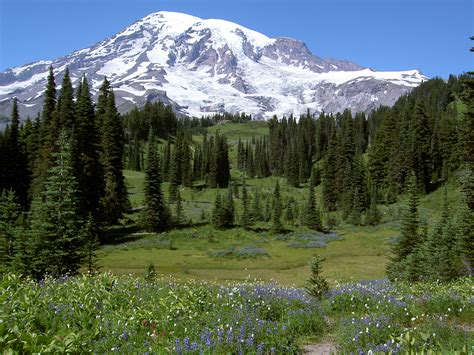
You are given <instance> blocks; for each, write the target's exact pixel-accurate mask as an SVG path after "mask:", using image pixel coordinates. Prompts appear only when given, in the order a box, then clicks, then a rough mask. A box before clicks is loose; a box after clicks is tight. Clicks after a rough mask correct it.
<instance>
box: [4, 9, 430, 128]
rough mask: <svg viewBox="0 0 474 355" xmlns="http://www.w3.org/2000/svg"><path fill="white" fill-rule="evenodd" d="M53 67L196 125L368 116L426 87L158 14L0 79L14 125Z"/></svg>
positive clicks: (127, 102) (38, 99) (236, 31)
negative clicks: (203, 120)
mask: <svg viewBox="0 0 474 355" xmlns="http://www.w3.org/2000/svg"><path fill="white" fill-rule="evenodd" d="M50 65H52V66H53V67H54V69H55V73H56V83H57V84H58V85H59V84H60V83H61V80H62V76H63V74H64V70H65V69H66V67H68V68H69V71H70V74H71V78H72V81H73V84H77V81H78V80H79V79H80V78H81V77H83V76H84V75H86V76H87V78H88V79H89V81H90V83H91V90H92V93H93V95H97V92H98V89H99V87H100V85H101V83H102V80H103V78H104V76H107V78H108V79H109V80H110V82H111V84H112V86H113V88H114V90H115V93H116V98H117V105H118V108H119V110H120V111H121V112H125V111H127V110H129V109H130V108H132V107H133V106H135V105H138V106H140V105H143V104H144V103H145V102H147V101H156V100H160V101H163V102H164V103H167V104H172V105H173V107H174V109H175V110H176V111H177V112H179V113H182V114H185V115H194V116H201V115H206V114H211V113H215V112H223V111H228V112H242V111H245V112H246V113H250V114H252V115H254V117H255V118H268V117H271V116H273V115H275V114H276V115H278V116H282V115H289V114H291V113H293V114H296V115H297V114H299V113H303V112H306V111H307V110H308V109H309V110H310V111H311V112H315V113H319V112H321V111H323V110H324V111H325V112H338V111H342V110H344V109H346V108H350V109H352V110H353V111H369V110H372V109H374V108H375V107H377V106H379V105H392V104H393V103H394V102H395V101H396V99H397V98H398V97H399V96H400V95H403V94H405V93H407V92H408V91H410V90H411V89H412V88H413V87H415V86H417V85H418V84H419V83H420V82H421V81H423V80H425V79H426V77H424V76H423V75H422V74H421V73H420V72H419V71H417V70H411V71H405V72H377V71H373V70H371V69H368V68H364V67H361V66H359V65H357V64H355V63H351V62H348V61H342V60H334V59H322V58H319V57H317V56H315V55H313V54H312V53H311V51H310V50H309V49H308V48H307V46H306V45H305V44H304V43H303V42H301V41H298V40H295V39H291V38H276V39H272V38H268V37H266V36H265V35H263V34H260V33H258V32H255V31H252V30H249V29H247V28H245V27H242V26H239V25H237V24H234V23H231V22H228V21H223V20H203V19H200V18H197V17H193V16H189V15H184V14H179V13H172V12H158V13H154V14H151V15H149V16H147V17H145V18H143V19H142V20H139V21H137V22H136V23H134V24H132V25H131V26H130V27H128V28H126V29H125V30H123V31H122V32H120V33H118V34H117V35H115V36H113V37H111V38H109V39H106V40H104V41H102V42H100V43H97V44H95V45H94V46H92V47H90V48H86V49H82V50H79V51H76V52H74V53H72V54H70V55H67V56H65V57H62V58H58V59H56V60H53V61H39V62H35V63H32V64H28V65H24V66H21V67H15V68H11V69H8V70H7V71H5V72H3V73H0V116H4V117H5V116H9V114H10V109H11V99H12V98H13V97H17V98H18V100H19V103H20V105H19V108H20V114H21V115H22V117H26V116H30V117H34V116H36V114H37V113H38V112H39V111H40V110H41V105H42V102H43V97H42V94H43V92H44V89H45V85H46V78H47V75H48V68H49V66H50ZM1 125H2V124H1V123H0V128H1Z"/></svg>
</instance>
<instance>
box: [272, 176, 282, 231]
mask: <svg viewBox="0 0 474 355" xmlns="http://www.w3.org/2000/svg"><path fill="white" fill-rule="evenodd" d="M281 214H282V204H281V195H280V183H279V182H278V179H277V181H276V183H275V189H274V190H273V213H272V227H271V228H272V231H273V233H280V232H281V231H282V230H283V225H282V223H281Z"/></svg>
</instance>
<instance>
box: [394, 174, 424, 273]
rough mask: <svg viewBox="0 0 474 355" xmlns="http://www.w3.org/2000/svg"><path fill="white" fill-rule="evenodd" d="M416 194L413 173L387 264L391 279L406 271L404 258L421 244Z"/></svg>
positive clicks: (416, 187)
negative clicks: (395, 241)
mask: <svg viewBox="0 0 474 355" xmlns="http://www.w3.org/2000/svg"><path fill="white" fill-rule="evenodd" d="M418 194H419V192H418V184H417V178H416V175H415V174H414V173H413V174H412V176H411V177H410V180H409V185H408V197H407V203H406V207H405V210H404V212H403V216H402V221H401V230H400V236H399V238H398V241H397V244H395V245H394V247H393V257H392V259H391V260H390V262H389V264H388V265H387V274H388V276H389V278H391V279H394V278H397V277H400V275H403V274H404V273H406V270H405V266H406V263H405V261H406V259H407V258H408V257H409V256H410V255H411V254H412V253H414V252H415V251H417V250H418V248H419V247H420V244H421V241H420V234H419V232H418V227H419V216H418ZM412 258H413V257H412ZM408 273H409V272H408Z"/></svg>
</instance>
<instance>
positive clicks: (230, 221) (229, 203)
mask: <svg viewBox="0 0 474 355" xmlns="http://www.w3.org/2000/svg"><path fill="white" fill-rule="evenodd" d="M234 220H235V206H234V198H233V191H232V184H229V185H228V187H227V198H226V200H225V204H224V227H232V226H233V225H234Z"/></svg>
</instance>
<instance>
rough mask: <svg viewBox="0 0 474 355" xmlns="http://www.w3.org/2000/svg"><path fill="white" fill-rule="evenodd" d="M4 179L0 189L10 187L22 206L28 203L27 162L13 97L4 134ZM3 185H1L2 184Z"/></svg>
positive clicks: (16, 107)
mask: <svg viewBox="0 0 474 355" xmlns="http://www.w3.org/2000/svg"><path fill="white" fill-rule="evenodd" d="M6 138H7V139H6V149H5V152H6V154H5V166H4V169H5V170H4V171H5V172H4V179H5V181H4V182H3V183H2V184H1V185H0V190H2V189H6V190H10V189H12V190H13V191H14V192H15V196H16V197H17V199H18V202H19V203H20V205H21V206H23V208H26V207H27V205H28V193H27V192H28V186H29V176H28V162H27V160H26V158H27V157H26V156H25V154H24V151H23V147H22V145H21V142H20V116H19V114H18V100H17V99H16V98H14V99H13V106H12V114H11V124H10V125H9V127H8V130H7V134H6ZM2 185H3V186H2Z"/></svg>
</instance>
